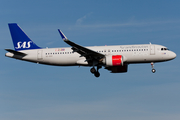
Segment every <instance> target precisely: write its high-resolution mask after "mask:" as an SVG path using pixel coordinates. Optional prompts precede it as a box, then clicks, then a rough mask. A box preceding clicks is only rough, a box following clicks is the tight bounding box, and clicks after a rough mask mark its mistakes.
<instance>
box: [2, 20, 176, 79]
mask: <svg viewBox="0 0 180 120" xmlns="http://www.w3.org/2000/svg"><path fill="white" fill-rule="evenodd" d="M8 26H9V29H10V33H11V37H12V41H13V44H14V49H15V50H12V49H5V50H6V51H8V52H7V53H6V54H5V56H7V57H10V58H15V59H19V60H23V61H29V62H34V63H38V64H45V65H54V66H90V67H91V69H90V72H91V73H92V74H94V76H95V77H99V76H100V73H99V69H100V68H102V67H104V68H105V69H107V70H109V71H111V73H125V72H127V71H128V65H129V64H136V63H151V67H152V72H153V73H155V72H156V70H155V69H154V63H156V62H164V61H169V60H172V59H174V58H176V54H175V53H174V52H172V51H170V50H169V49H168V48H167V47H165V46H162V45H157V44H151V43H150V44H137V45H114V46H90V47H84V46H81V45H79V44H76V43H74V42H72V41H70V40H69V39H68V38H67V37H66V36H65V35H64V34H63V32H62V31H61V30H60V29H58V31H59V33H60V36H61V37H62V39H63V41H64V42H66V43H67V44H68V45H70V46H71V47H61V48H41V47H39V46H37V45H36V44H35V43H34V42H33V41H32V40H31V39H30V38H29V37H28V36H27V35H26V34H25V32H24V31H23V30H22V29H21V28H20V27H19V25H18V24H17V23H9V24H8Z"/></svg>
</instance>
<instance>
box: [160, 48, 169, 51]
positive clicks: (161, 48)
mask: <svg viewBox="0 0 180 120" xmlns="http://www.w3.org/2000/svg"><path fill="white" fill-rule="evenodd" d="M161 50H162V51H164V50H169V49H168V48H161Z"/></svg>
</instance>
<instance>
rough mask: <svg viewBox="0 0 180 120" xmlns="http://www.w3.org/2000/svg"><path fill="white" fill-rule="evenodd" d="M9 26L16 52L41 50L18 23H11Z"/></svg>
mask: <svg viewBox="0 0 180 120" xmlns="http://www.w3.org/2000/svg"><path fill="white" fill-rule="evenodd" d="M8 25H9V30H10V33H11V37H12V41H13V44H14V49H15V50H16V51H19V50H29V49H41V48H40V47H38V46H37V45H36V44H35V43H34V42H33V41H32V40H31V39H30V38H29V37H28V36H27V35H26V34H25V33H24V31H23V30H22V29H21V28H20V27H19V26H18V25H17V24H16V23H10V24H8Z"/></svg>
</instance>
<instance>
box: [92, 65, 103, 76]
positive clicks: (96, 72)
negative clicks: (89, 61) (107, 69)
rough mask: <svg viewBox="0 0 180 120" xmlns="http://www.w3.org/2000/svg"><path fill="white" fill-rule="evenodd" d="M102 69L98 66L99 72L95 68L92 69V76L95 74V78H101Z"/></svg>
mask: <svg viewBox="0 0 180 120" xmlns="http://www.w3.org/2000/svg"><path fill="white" fill-rule="evenodd" d="M100 68H101V66H97V70H96V69H95V68H94V67H92V68H91V69H90V71H91V73H92V74H94V76H95V77H99V76H100V73H99V71H98V70H99V69H100Z"/></svg>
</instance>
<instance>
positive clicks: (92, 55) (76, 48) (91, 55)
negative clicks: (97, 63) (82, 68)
mask: <svg viewBox="0 0 180 120" xmlns="http://www.w3.org/2000/svg"><path fill="white" fill-rule="evenodd" d="M58 31H59V33H60V35H61V37H62V39H63V40H64V42H66V43H67V44H68V45H70V46H71V47H72V48H71V49H72V50H73V52H77V53H79V54H80V55H81V56H80V57H86V58H87V59H97V60H99V59H101V58H103V57H104V56H105V55H104V54H101V53H98V52H96V51H93V50H91V49H88V48H86V47H83V46H81V45H78V44H76V43H74V42H72V41H70V40H68V39H67V37H66V36H65V35H64V34H63V33H62V31H61V30H59V29H58Z"/></svg>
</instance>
